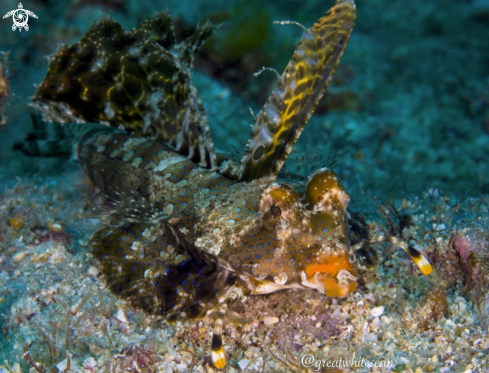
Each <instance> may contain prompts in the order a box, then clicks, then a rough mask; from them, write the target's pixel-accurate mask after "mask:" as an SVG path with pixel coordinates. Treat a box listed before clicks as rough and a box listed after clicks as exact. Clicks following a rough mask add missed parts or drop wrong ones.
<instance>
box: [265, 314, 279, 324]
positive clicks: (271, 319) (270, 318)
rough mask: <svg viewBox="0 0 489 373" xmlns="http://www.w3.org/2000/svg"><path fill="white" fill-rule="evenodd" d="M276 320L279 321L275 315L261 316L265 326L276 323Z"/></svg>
mask: <svg viewBox="0 0 489 373" xmlns="http://www.w3.org/2000/svg"><path fill="white" fill-rule="evenodd" d="M278 321H279V319H278V317H275V316H265V317H263V323H264V324H265V325H266V326H270V325H273V324H276V323H278Z"/></svg>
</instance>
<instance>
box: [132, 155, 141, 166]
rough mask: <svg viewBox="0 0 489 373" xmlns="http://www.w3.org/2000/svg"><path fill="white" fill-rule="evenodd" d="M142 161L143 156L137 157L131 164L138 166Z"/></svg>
mask: <svg viewBox="0 0 489 373" xmlns="http://www.w3.org/2000/svg"><path fill="white" fill-rule="evenodd" d="M142 161H143V158H142V157H137V158H135V159H134V161H132V163H131V166H134V167H136V168H138V167H139V165H140V164H141V162H142Z"/></svg>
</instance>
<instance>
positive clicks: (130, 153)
mask: <svg viewBox="0 0 489 373" xmlns="http://www.w3.org/2000/svg"><path fill="white" fill-rule="evenodd" d="M133 156H134V150H131V151H130V152H128V153H126V154H124V157H122V160H123V161H124V162H127V161H128V160H130V159H131V158H132V157H133Z"/></svg>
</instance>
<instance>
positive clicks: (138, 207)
mask: <svg viewBox="0 0 489 373" xmlns="http://www.w3.org/2000/svg"><path fill="white" fill-rule="evenodd" d="M354 20H355V5H354V2H353V0H338V1H337V2H336V4H335V6H334V7H333V8H332V9H331V10H330V11H329V12H328V13H326V14H325V15H324V16H323V17H322V18H321V19H320V20H319V21H318V22H316V24H314V25H313V26H312V27H311V28H309V29H306V28H305V27H303V26H301V27H303V29H304V33H303V35H302V38H301V40H300V42H299V45H298V47H297V49H296V51H295V52H294V55H293V56H292V59H291V61H290V62H289V64H288V66H287V67H286V69H285V71H284V73H283V74H282V75H281V76H280V75H278V76H277V85H276V87H275V89H274V90H273V92H272V94H271V96H270V98H269V100H268V101H267V102H266V103H265V105H264V107H263V109H262V110H261V111H260V113H259V114H258V115H257V117H256V118H255V123H254V125H253V129H252V133H251V139H250V142H249V143H248V146H247V148H246V151H245V155H244V157H243V159H242V162H236V161H234V160H233V159H232V158H229V157H226V155H224V154H221V153H219V152H216V151H215V149H214V146H213V143H212V139H211V137H210V131H209V127H208V124H207V120H206V118H205V110H204V107H203V105H202V103H201V101H200V98H199V96H198V93H197V91H196V89H195V87H194V86H193V85H192V82H191V80H190V68H191V65H192V59H193V56H194V55H195V52H196V50H197V49H198V47H199V46H200V45H201V44H202V43H203V41H204V40H205V38H206V37H207V36H208V35H209V34H210V33H211V32H212V26H211V25H209V24H204V25H202V26H199V27H198V28H197V30H196V32H195V34H194V35H192V36H190V37H189V38H188V39H186V40H184V41H183V42H181V43H180V44H176V43H175V38H174V36H173V28H172V26H171V21H170V18H169V16H168V14H167V13H166V12H163V13H159V14H157V15H155V16H152V17H150V18H149V19H148V20H147V21H145V22H143V23H142V24H141V25H139V26H138V27H136V28H135V29H134V30H130V31H125V30H124V29H122V27H121V26H120V25H118V24H117V23H116V22H115V21H113V20H110V19H102V20H100V21H98V22H96V23H95V24H94V25H93V26H92V27H91V28H90V30H89V31H88V32H87V34H86V35H85V36H84V37H83V38H82V40H81V41H80V42H79V43H77V44H75V45H73V46H70V47H62V48H61V49H60V50H59V51H58V52H57V53H55V54H54V55H53V56H51V57H50V67H49V70H48V73H47V75H46V78H45V79H44V81H43V82H42V83H41V84H40V85H39V88H38V92H37V93H36V96H35V97H34V100H33V106H35V107H36V108H37V109H39V110H40V111H41V113H42V114H43V115H44V118H45V119H46V120H51V121H61V122H64V121H75V122H100V123H102V124H105V125H107V126H105V127H93V126H91V125H88V124H86V125H82V128H84V129H85V130H83V131H82V133H81V134H80V136H79V138H78V140H77V142H76V151H75V155H76V158H77V159H78V161H79V162H80V164H81V166H82V168H83V169H84V171H85V172H86V174H87V175H88V176H89V177H90V179H91V180H92V181H93V183H94V184H95V185H96V186H97V187H98V188H99V189H100V190H101V191H102V192H103V193H104V194H105V195H106V196H107V200H108V201H110V202H111V203H112V206H113V208H112V209H111V210H110V211H109V212H106V213H102V214H100V215H99V217H100V218H103V219H106V220H108V221H109V222H110V225H109V226H107V227H104V228H101V229H100V230H98V231H97V232H96V233H95V234H94V236H93V238H92V240H91V246H92V247H93V253H92V254H93V256H94V257H95V258H97V259H98V260H99V261H100V265H101V269H102V273H103V275H104V277H105V279H106V281H107V284H108V286H109V287H110V289H111V290H112V291H113V292H114V293H116V294H117V295H119V296H120V297H121V298H122V299H124V300H125V301H127V302H128V303H129V304H131V305H132V306H134V307H137V308H140V309H143V310H144V311H146V312H147V313H149V314H152V315H154V316H156V317H158V318H164V319H166V320H168V321H170V322H171V321H176V320H185V319H193V318H197V317H201V316H203V315H205V314H207V313H209V312H214V311H216V310H217V313H218V318H217V320H216V323H215V327H214V334H213V340H212V346H211V351H212V360H213V363H214V365H215V366H216V367H217V368H222V367H224V366H225V365H226V359H225V354H224V350H223V346H222V338H221V331H222V318H223V317H224V314H225V312H226V307H227V305H228V304H229V303H230V302H232V301H235V300H237V299H241V300H243V299H245V298H246V297H248V296H251V295H260V294H267V293H271V292H274V291H277V290H281V289H288V288H289V289H290V288H292V289H298V290H300V289H308V288H312V289H317V290H318V291H320V292H321V293H323V294H325V295H327V296H333V297H345V296H347V295H348V294H349V293H351V292H352V291H354V290H355V288H356V280H357V278H356V269H355V266H354V265H353V264H352V263H350V256H352V255H353V256H355V250H361V249H362V248H364V246H365V245H366V244H368V243H375V242H391V243H395V244H398V245H400V246H401V247H402V248H403V249H405V250H406V251H407V252H408V254H409V255H410V256H411V257H412V258H413V259H414V260H415V261H416V263H417V264H418V266H420V268H421V269H422V271H423V273H426V274H427V273H429V272H430V270H431V266H429V263H428V262H427V261H426V259H425V258H424V257H422V255H421V254H419V253H418V252H417V251H416V250H415V249H413V248H411V247H408V245H407V244H405V243H403V242H401V241H400V240H399V239H395V238H389V239H386V238H383V237H382V238H373V239H370V240H369V239H368V235H366V236H365V237H364V238H365V240H364V241H363V243H360V244H357V245H355V246H353V247H352V246H351V245H350V224H349V221H348V220H349V213H348V211H347V207H348V203H349V201H350V197H349V195H348V194H347V192H346V191H345V188H344V187H343V185H342V183H341V181H340V180H339V179H338V177H337V176H336V175H335V174H334V172H333V171H331V170H330V169H327V168H321V169H319V170H317V171H316V172H314V173H313V174H312V175H310V176H309V177H308V178H307V180H304V181H297V180H286V179H281V178H279V177H278V174H279V171H280V168H281V167H282V165H283V163H284V162H285V159H286V158H287V156H288V154H289V153H290V151H291V149H292V147H293V145H294V144H295V142H296V140H297V138H298V137H299V135H300V133H301V131H302V130H303V128H304V126H305V125H306V123H307V121H308V119H309V117H310V115H311V114H312V112H313V111H314V108H315V107H316V105H317V103H318V101H319V99H320V98H321V95H322V94H323V92H324V89H325V88H326V86H327V84H328V82H329V80H330V79H331V76H332V74H333V72H334V70H335V68H336V66H337V64H338V62H339V60H340V58H341V55H342V54H343V51H344V48H345V47H346V44H347V42H348V39H349V36H350V33H351V30H352V28H353V23H354ZM357 227H360V228H359V229H363V228H362V227H363V226H362V225H357ZM418 254H419V255H418Z"/></svg>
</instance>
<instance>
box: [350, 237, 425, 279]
mask: <svg viewBox="0 0 489 373" xmlns="http://www.w3.org/2000/svg"><path fill="white" fill-rule="evenodd" d="M384 242H388V243H391V244H394V245H396V246H398V247H400V248H401V249H403V250H404V251H405V252H406V253H407V254H408V255H409V256H410V257H411V259H412V260H413V262H414V263H416V265H417V266H418V268H419V270H420V271H421V273H422V274H423V275H429V274H430V273H432V272H433V267H432V266H431V264H430V262H429V261H428V259H426V258H425V257H424V256H423V254H421V253H420V252H419V251H418V250H416V249H415V248H414V247H412V246H411V245H408V244H407V243H406V242H404V241H403V240H401V239H400V238H397V237H392V236H377V237H372V238H370V239H368V240H365V241H363V242H360V243H358V244H356V245H354V246H352V247H351V251H352V252H355V254H356V253H357V252H359V251H360V250H363V249H364V248H365V247H367V246H368V245H372V244H374V243H384ZM361 255H362V253H361V254H360V256H361ZM365 259H366V261H367V264H368V263H369V262H372V260H371V258H365Z"/></svg>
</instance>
